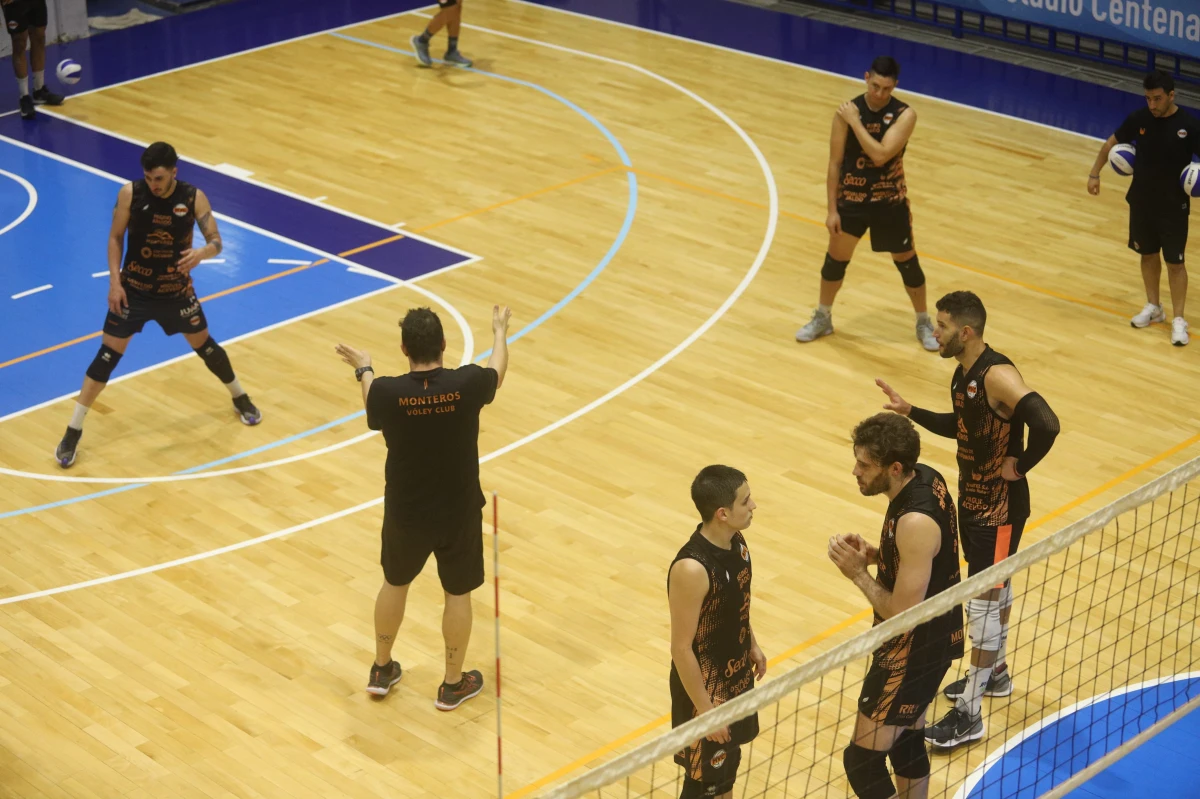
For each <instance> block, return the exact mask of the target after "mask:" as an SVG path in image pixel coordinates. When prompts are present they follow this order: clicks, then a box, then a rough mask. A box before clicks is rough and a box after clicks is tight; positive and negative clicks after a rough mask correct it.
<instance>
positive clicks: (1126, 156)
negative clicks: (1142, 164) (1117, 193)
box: [1108, 144, 1137, 177]
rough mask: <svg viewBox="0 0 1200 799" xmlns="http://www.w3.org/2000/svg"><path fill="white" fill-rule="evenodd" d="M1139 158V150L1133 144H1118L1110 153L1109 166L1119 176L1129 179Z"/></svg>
mask: <svg viewBox="0 0 1200 799" xmlns="http://www.w3.org/2000/svg"><path fill="white" fill-rule="evenodd" d="M1136 156H1137V148H1136V147H1134V146H1133V145H1132V144H1118V145H1116V146H1115V147H1113V148H1112V149H1111V150H1109V151H1108V164H1109V166H1111V167H1112V168H1113V171H1114V172H1116V173H1117V174H1118V175H1124V176H1125V177H1129V176H1130V175H1132V174H1133V162H1134V160H1135V158H1136Z"/></svg>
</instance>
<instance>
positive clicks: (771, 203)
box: [0, 40, 779, 605]
mask: <svg viewBox="0 0 1200 799" xmlns="http://www.w3.org/2000/svg"><path fill="white" fill-rule="evenodd" d="M529 41H532V42H534V43H535V44H540V45H543V46H546V47H551V48H554V49H560V50H565V51H566V52H570V53H573V54H576V55H580V56H583V57H585V58H593V59H596V60H599V61H607V62H609V63H613V64H619V65H621V66H624V67H627V68H628V69H631V70H634V71H635V72H640V73H642V74H644V75H647V76H649V77H650V78H652V79H654V80H657V81H660V82H662V83H664V84H666V85H667V86H670V87H671V88H673V89H676V90H677V91H679V92H681V93H683V94H684V95H686V96H688V97H690V98H692V99H693V100H695V101H696V102H698V103H700V104H701V105H702V106H704V107H705V108H707V109H708V110H709V111H711V112H712V113H713V114H715V115H716V116H717V118H718V119H720V120H721V121H722V122H724V123H725V124H726V125H728V126H729V127H730V128H732V129H733V131H734V133H736V134H737V135H738V137H739V138H740V139H741V140H742V141H743V142H744V143H745V144H746V146H747V147H748V148H749V149H750V152H751V153H752V154H753V155H754V158H755V160H756V161H757V162H758V166H759V168H760V169H761V170H762V173H763V178H764V180H765V181H766V186H767V197H768V217H767V228H766V231H765V232H764V234H763V240H762V244H761V245H760V246H759V249H758V252H757V253H756V254H755V256H754V262H753V263H752V264H751V266H750V269H749V270H748V271H747V272H746V274H745V276H743V277H742V280H741V282H739V283H738V284H737V286H736V287H735V288H734V290H733V292H732V293H730V294H729V296H728V297H726V298H725V301H724V302H722V303H721V305H720V307H719V308H717V310H716V311H714V312H713V313H712V315H711V316H709V317H708V319H706V320H704V322H703V323H702V324H701V325H700V326H699V327H698V328H696V329H695V330H694V331H692V333H691V334H690V335H689V336H688V337H687V338H685V339H684V340H683V341H682V342H680V343H679V344H677V345H676V346H675V347H674V348H673V349H672V350H671V351H670V352H668V353H667V354H666V355H664V356H662V357H661V358H659V359H658V360H657V361H655V362H654V363H652V364H651V365H650V366H648V367H646V368H645V369H643V370H642V371H641V372H638V373H637V374H636V375H634V376H633V377H631V378H630V379H628V380H626V381H625V382H624V383H622V384H621V385H619V386H617V387H616V388H614V389H612V390H611V391H609V392H608V393H607V394H605V395H604V396H602V397H599V398H598V399H595V400H593V401H592V402H590V403H588V404H587V405H585V406H584V407H582V408H580V409H579V410H577V411H575V412H574V413H571V414H568V415H567V416H564V417H562V418H561V419H559V420H558V421H556V422H552V423H551V424H548V425H546V426H545V427H543V428H541V429H540V430H537V431H535V432H533V433H530V434H529V435H527V436H525V437H523V438H521V439H518V440H517V441H514V442H512V443H511V444H508V445H507V446H504V447H501V448H500V449H498V450H495V451H494V452H491V453H489V454H487V455H485V456H483V457H482V458H480V459H479V462H480V463H481V464H482V463H487V462H488V461H490V460H492V459H493V458H498V457H500V456H501V455H504V454H506V453H508V452H512V451H513V450H514V449H517V448H518V447H522V446H524V445H526V444H528V443H530V442H531V441H536V440H537V439H539V438H541V437H542V436H545V435H548V434H549V433H552V432H554V431H555V430H558V429H559V428H560V427H563V426H564V425H567V424H569V423H571V422H573V421H574V420H576V419H578V418H579V417H581V416H583V415H585V414H587V413H590V412H591V411H593V410H595V409H596V408H599V407H600V406H601V405H604V404H605V403H607V402H608V401H609V400H612V399H614V398H615V397H618V396H620V395H621V394H624V393H625V392H626V391H628V390H629V389H631V388H633V387H634V386H636V385H637V384H638V383H641V382H642V381H643V380H645V379H646V378H647V377H649V376H650V375H652V374H654V373H655V372H657V371H658V370H659V369H661V368H662V367H663V366H665V365H666V364H668V363H670V362H671V361H672V360H674V359H675V358H676V357H677V356H678V355H679V354H680V353H681V352H683V351H684V350H685V349H687V348H688V347H690V346H691V345H692V344H693V343H694V342H695V341H696V340H697V339H699V338H700V337H701V336H703V335H704V334H705V333H707V332H708V331H709V329H711V328H712V326H713V325H715V324H716V323H717V322H718V321H720V320H721V318H722V317H723V316H724V315H725V314H726V313H727V312H728V311H729V309H730V308H732V307H733V304H734V303H735V302H737V300H738V299H739V298H740V297H741V296H742V294H744V293H745V291H746V289H747V288H749V287H750V283H751V282H752V281H753V280H754V278H755V277H756V276H757V275H758V272H759V270H760V269H762V265H763V262H764V261H766V258H767V253H768V252H770V249H771V244H772V243H773V242H774V240H775V231H776V228H777V227H778V224H779V189H778V187H777V186H776V185H775V175H774V173H773V172H772V171H771V166H770V164H768V163H767V159H766V157H765V156H764V155H763V154H762V150H760V149H759V148H758V145H757V144H755V143H754V140H753V139H751V138H750V136H749V134H747V133H746V131H744V130H742V128H741V126H739V125H738V124H737V123H736V122H734V121H733V120H732V119H731V118H730V117H729V116H728V115H727V114H726V113H725V112H724V111H722V110H721V109H719V108H717V107H716V106H714V105H713V104H712V103H710V102H709V101H707V100H705V99H704V98H703V97H700V96H699V95H698V94H696V93H695V92H692V91H691V90H689V89H686V88H684V87H683V86H680V85H679V84H678V83H675V82H674V81H672V80H670V79H668V78H664V77H662V76H661V75H658V74H656V73H654V72H650V71H649V70H647V69H644V68H643V67H639V66H637V65H636V64H630V63H627V62H625V61H618V60H616V59H611V58H606V57H604V56H598V55H595V54H593V53H586V52H583V51H581V50H571V49H570V48H561V47H559V46H558V45H552V44H549V43H547V42H538V41H537V40H529ZM360 268H361V267H360ZM0 421H3V419H0ZM382 503H383V497H377V498H376V499H373V500H370V501H368V502H364V503H361V504H359V505H355V506H354V507H352V508H346V509H344V510H340V511H337V512H335V513H331V514H328V515H326V516H322V517H321V518H319V519H313V520H312V521H308V522H304V523H303V524H299V525H296V526H294V527H289V528H287V529H285V530H278V531H276V532H274V533H268V534H266V535H262V536H259V537H258V538H252V539H250V540H248V541H242V542H240V543H237V544H232V545H230V546H226V547H221V548H219V549H213V550H209V551H208V552H200V553H197V554H195V555H188V556H187V557H183V558H178V559H176V560H172V561H168V562H166V563H158V564H155V565H153V566H145V567H143V568H140V569H134V570H132V571H127V572H121V573H119V574H110V575H107V576H105V577H98V578H95V579H93V580H86V581H84V582H79V583H72V584H70V585H64V586H59V587H57V588H47V589H44V590H41V591H33V592H31V593H27V594H19V595H17V596H12V597H8V598H6V599H0V605H9V604H13V603H16V602H22V601H25V600H27V599H36V598H39V597H46V596H53V595H55V594H61V593H66V592H68V591H76V590H79V589H81V588H91V587H93V586H97V585H104V584H107V583H112V582H116V581H118V580H124V579H127V578H130V577H138V576H141V575H144V574H151V573H154V572H158V571H162V570H163V569H169V568H172V567H174V566H182V565H185V564H188V563H195V562H197V561H201V560H206V559H208V558H212V557H216V556H217V555H223V554H226V553H228V552H233V551H236V550H239V549H245V548H247V547H251V546H254V545H256V544H261V543H264V542H267V541H271V540H274V539H276V538H282V537H284V536H287V535H290V534H292V533H297V532H300V531H302V530H307V529H310V528H313V527H316V526H318V525H321V524H324V523H326V522H331V521H335V520H337V519H341V518H343V517H345V516H349V515H351V514H354V513H358V512H359V511H363V510H366V509H367V508H373V507H375V506H377V505H380V504H382Z"/></svg>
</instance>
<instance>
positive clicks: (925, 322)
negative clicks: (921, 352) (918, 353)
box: [917, 318, 938, 352]
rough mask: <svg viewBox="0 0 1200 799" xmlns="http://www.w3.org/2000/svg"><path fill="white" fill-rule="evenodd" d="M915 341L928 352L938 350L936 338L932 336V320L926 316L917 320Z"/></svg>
mask: <svg viewBox="0 0 1200 799" xmlns="http://www.w3.org/2000/svg"><path fill="white" fill-rule="evenodd" d="M917 341H919V342H921V346H922V347H924V348H925V349H927V350H929V351H930V352H937V351H938V340H937V339H936V338H934V337H933V321H932V320H930V319H928V318H926V319H921V320H918V321H917Z"/></svg>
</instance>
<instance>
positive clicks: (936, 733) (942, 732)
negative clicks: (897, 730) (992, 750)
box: [925, 705, 983, 749]
mask: <svg viewBox="0 0 1200 799" xmlns="http://www.w3.org/2000/svg"><path fill="white" fill-rule="evenodd" d="M982 737H983V713H978V714H977V715H975V716H972V715H971V714H970V713H968V712H967V711H966V710H963V708H962V706H961V705H955V706H954V707H953V708H952V709H951V710H950V712H949V713H947V714H946V715H945V716H944V717H943V718H942V720H941V721H939V722H938V723H937V724H934V725H933V726H932V727H926V728H925V740H926V741H928V742H929V744H930V745H931V746H936V747H938V748H939V749H953V748H954V747H956V746H958V745H960V744H965V743H969V742H971V741H978V740H979V739H980V738H982Z"/></svg>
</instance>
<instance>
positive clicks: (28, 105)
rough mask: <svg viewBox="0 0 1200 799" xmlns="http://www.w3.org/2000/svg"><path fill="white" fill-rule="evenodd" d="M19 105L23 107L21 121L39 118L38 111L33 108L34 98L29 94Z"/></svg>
mask: <svg viewBox="0 0 1200 799" xmlns="http://www.w3.org/2000/svg"><path fill="white" fill-rule="evenodd" d="M19 105H20V106H21V119H33V118H34V117H36V116H37V111H36V110H34V107H33V98H32V97H30V96H29V95H28V94H27V95H25V96H24V97H22V98H21V99H20V101H19Z"/></svg>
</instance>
